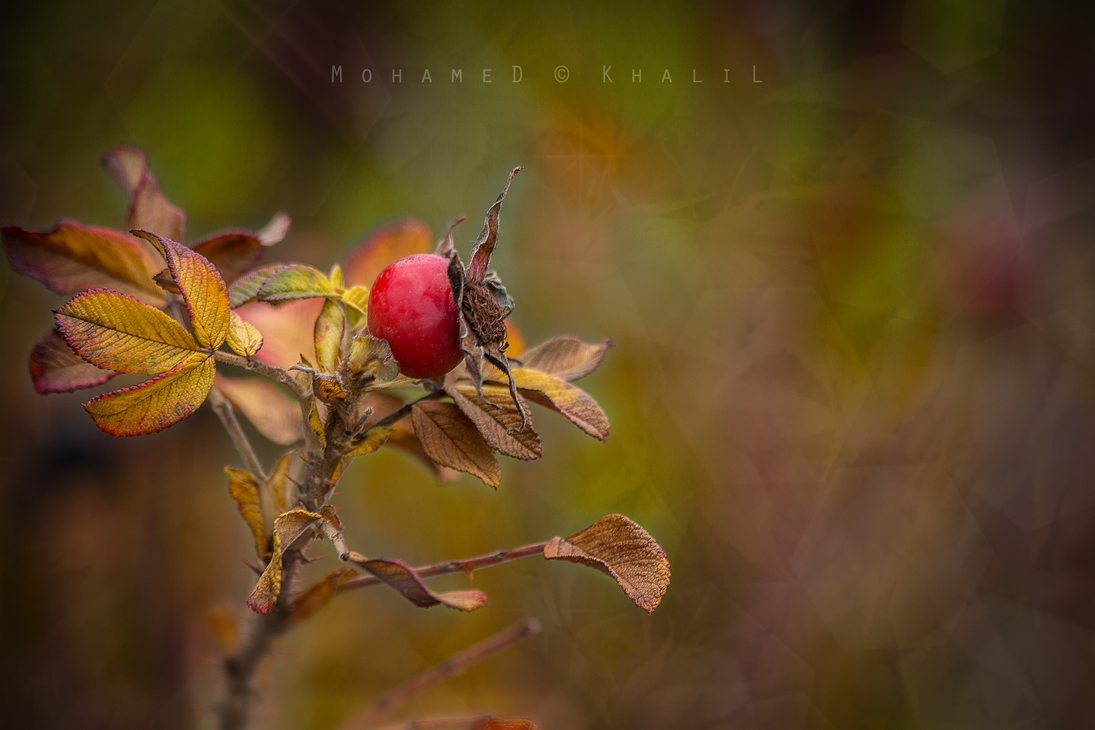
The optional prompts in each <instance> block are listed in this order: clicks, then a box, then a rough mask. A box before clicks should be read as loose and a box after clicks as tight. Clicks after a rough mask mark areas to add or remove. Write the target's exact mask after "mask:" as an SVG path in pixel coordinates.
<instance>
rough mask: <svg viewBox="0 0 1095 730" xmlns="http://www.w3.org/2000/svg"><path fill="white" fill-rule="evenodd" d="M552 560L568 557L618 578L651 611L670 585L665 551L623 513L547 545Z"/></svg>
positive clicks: (635, 601)
mask: <svg viewBox="0 0 1095 730" xmlns="http://www.w3.org/2000/svg"><path fill="white" fill-rule="evenodd" d="M544 557H545V558H547V559H548V560H567V561H570V562H572V563H581V564H583V565H588V566H590V567H592V568H596V569H597V570H600V571H601V572H602V573H604V574H606V575H609V576H611V577H613V578H615V579H616V582H617V583H619V584H620V587H621V588H623V589H624V592H625V593H627V595H628V597H629V598H631V600H632V601H633V602H634V603H635V605H636V606H638V607H639V608H642V609H644V610H645V611H646V612H647V613H651V612H653V611H654V609H655V608H657V607H658V604H659V603H660V602H661V600H662V596H664V595H665V591H666V589H667V588H668V587H669V561H668V560H667V559H666V557H665V551H664V550H662V548H661V546H660V545H658V543H657V541H656V540H654V538H652V537H651V536H650V533H648V532H647V531H646V530H644V529H643V528H642V527H641V526H640V525H638V524H636V523H635V522H633V521H632V520H630V519H629V518H627V517H625V516H623V515H608V516H606V517H602V518H601V519H599V520H597V521H596V522H594V523H593V524H592V525H590V526H589V527H587V528H585V529H584V530H579V531H578V532H575V533H574V534H573V535H570V536H568V537H567V538H566V539H563V538H561V537H553V538H551V541H550V542H548V544H547V545H546V546H545V547H544Z"/></svg>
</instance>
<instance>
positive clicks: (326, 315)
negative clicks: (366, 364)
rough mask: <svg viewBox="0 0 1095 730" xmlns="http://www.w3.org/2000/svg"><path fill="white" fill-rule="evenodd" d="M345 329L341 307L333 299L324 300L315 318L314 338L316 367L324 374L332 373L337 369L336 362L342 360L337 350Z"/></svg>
mask: <svg viewBox="0 0 1095 730" xmlns="http://www.w3.org/2000/svg"><path fill="white" fill-rule="evenodd" d="M345 329H346V316H345V314H343V311H342V307H341V306H339V303H338V302H337V301H335V300H334V299H324V300H323V308H322V309H320V310H319V316H318V317H316V324H315V329H314V337H315V345H316V365H317V366H318V367H319V369H320V370H322V371H323V372H325V373H333V372H334V371H335V370H337V369H338V362H339V360H341V359H342V358H341V357H340V354H339V348H340V346H341V345H342V333H343V332H344V331H345Z"/></svg>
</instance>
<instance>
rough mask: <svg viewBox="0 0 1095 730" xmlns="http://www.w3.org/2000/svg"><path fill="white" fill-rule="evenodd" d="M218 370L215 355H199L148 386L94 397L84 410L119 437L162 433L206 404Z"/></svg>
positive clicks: (96, 421)
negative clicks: (206, 398) (213, 356)
mask: <svg viewBox="0 0 1095 730" xmlns="http://www.w3.org/2000/svg"><path fill="white" fill-rule="evenodd" d="M216 369H217V368H216V365H215V363H214V362H213V358H212V357H211V356H208V355H205V356H203V355H195V356H194V357H193V358H191V359H189V360H186V361H184V362H182V363H180V364H179V365H177V366H175V367H174V368H172V369H171V370H168V371H167V372H166V373H163V374H161V375H158V376H156V377H155V378H153V379H152V380H149V381H148V382H146V383H142V384H141V385H136V386H133V387H132V388H124V389H122V390H116V391H114V392H113V393H107V394H106V395H101V396H99V397H98V398H94V399H92V400H91V401H89V402H88V403H87V404H86V405H84V410H86V411H87V412H88V413H90V414H91V417H92V418H94V419H95V425H97V426H98V427H99V428H101V429H103V430H104V431H106V432H107V433H109V434H113V435H115V436H138V435H140V434H145V433H155V432H156V431H162V430H163V429H165V428H167V427H168V426H174V425H175V424H176V423H178V422H179V421H181V420H182V419H184V418H186V417H187V416H189V415H190V414H191V413H193V412H194V411H195V410H197V408H198V406H200V405H201V404H202V403H203V402H204V401H205V397H206V396H207V395H209V390H210V389H211V388H212V387H213V376H214V375H215V373H216Z"/></svg>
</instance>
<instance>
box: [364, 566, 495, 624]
mask: <svg viewBox="0 0 1095 730" xmlns="http://www.w3.org/2000/svg"><path fill="white" fill-rule="evenodd" d="M349 560H351V561H352V562H353V563H355V564H357V565H360V566H361V567H362V568H364V569H365V570H367V571H369V572H370V573H372V574H373V575H375V576H376V577H377V578H379V579H380V580H382V581H383V582H385V583H387V584H388V585H389V586H391V587H392V588H394V589H396V590H397V591H399V592H400V593H402V594H403V596H404V597H405V598H406V599H407V600H408V601H410V602H411V603H413V604H414V605H416V606H418V607H419V608H429V607H430V606H436V605H438V604H442V605H445V606H448V607H449V608H455V609H457V610H459V611H474V610H475V609H477V608H482V607H483V606H486V605H487V596H486V594H485V593H483V591H480V590H476V589H474V588H473V589H471V590H467V591H447V592H445V593H436V592H434V591H432V590H430V588H429V587H428V586H427V585H426V584H425V583H423V582H422V579H421V578H419V577H418V574H417V573H415V572H414V570H412V569H411V568H410V566H408V565H407V564H406V563H404V562H402V561H399V560H386V559H383V558H374V559H372V560H370V559H368V558H366V557H365V556H364V555H361V554H359V553H350V555H349Z"/></svg>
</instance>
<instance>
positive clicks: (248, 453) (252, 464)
mask: <svg viewBox="0 0 1095 730" xmlns="http://www.w3.org/2000/svg"><path fill="white" fill-rule="evenodd" d="M209 404H210V405H211V406H213V412H214V413H216V414H217V416H218V417H219V418H220V419H221V423H223V424H224V430H226V431H228V435H229V436H231V437H232V443H233V444H235V446H236V451H238V452H239V454H240V456H241V457H243V463H244V464H246V465H247V469H248V471H250V472H251V473H252V474H254V475H255V476H256V477H257V478H258V480H259V481H260V482H264V481H266V472H264V471H263V469H262V463H261V462H260V461H259V457H258V455H256V454H255V449H254V447H253V446H251V442H250V441H249V440H248V439H247V434H246V433H244V431H243V426H241V425H240V421H239V419H238V418H236V409H234V408H233V407H232V404H231V403H229V402H228V400H227V399H226V398H225V397H224V395H223V394H222V393H221V392H220V391H219V390H218V389H217V387H216V386H213V389H212V390H210V391H209Z"/></svg>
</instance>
